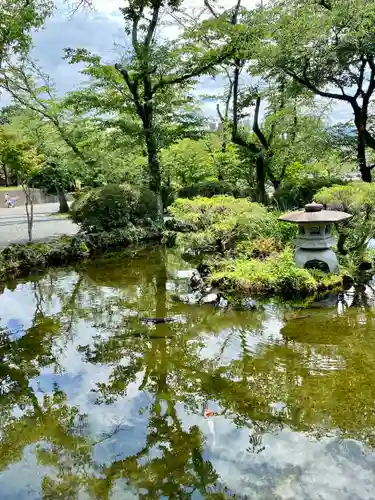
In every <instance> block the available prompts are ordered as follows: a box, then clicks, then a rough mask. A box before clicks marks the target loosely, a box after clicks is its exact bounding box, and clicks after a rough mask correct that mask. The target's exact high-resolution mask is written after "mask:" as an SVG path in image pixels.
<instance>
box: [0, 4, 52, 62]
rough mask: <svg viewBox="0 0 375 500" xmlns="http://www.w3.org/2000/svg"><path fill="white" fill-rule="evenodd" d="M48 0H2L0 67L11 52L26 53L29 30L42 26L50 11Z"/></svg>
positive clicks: (29, 39) (29, 41)
mask: <svg viewBox="0 0 375 500" xmlns="http://www.w3.org/2000/svg"><path fill="white" fill-rule="evenodd" d="M52 7H53V3H52V2H51V1H49V0H29V1H28V2H19V1H18V0H2V2H1V9H0V67H1V66H3V64H2V63H3V61H4V60H6V59H8V58H9V57H10V56H12V54H17V55H18V54H22V55H25V54H27V53H28V51H29V49H30V46H31V43H32V38H31V34H30V33H31V32H32V31H33V30H35V29H38V28H40V27H41V26H43V24H44V21H45V19H46V18H47V17H48V16H49V15H50V14H51V12H52Z"/></svg>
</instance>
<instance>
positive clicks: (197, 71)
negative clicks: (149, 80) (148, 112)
mask: <svg viewBox="0 0 375 500" xmlns="http://www.w3.org/2000/svg"><path fill="white" fill-rule="evenodd" d="M228 57H229V54H223V55H222V56H220V57H219V58H218V59H216V60H215V61H211V62H209V63H206V64H203V65H202V66H197V67H196V68H194V69H192V70H191V71H189V72H188V73H186V74H185V75H181V76H169V77H167V78H163V77H161V78H160V80H159V81H158V82H157V83H155V85H154V86H153V88H152V94H155V92H156V91H157V90H159V89H160V88H162V87H166V86H167V85H175V84H177V83H183V82H186V81H188V80H190V79H191V78H194V77H196V76H200V75H202V74H204V73H206V71H208V70H210V69H212V68H213V67H214V66H216V65H218V64H220V63H221V62H223V61H224V60H225V59H227V58H228Z"/></svg>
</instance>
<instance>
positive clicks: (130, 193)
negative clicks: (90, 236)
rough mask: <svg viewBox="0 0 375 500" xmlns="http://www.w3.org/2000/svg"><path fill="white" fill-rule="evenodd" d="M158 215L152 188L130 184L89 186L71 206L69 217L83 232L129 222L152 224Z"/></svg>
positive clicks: (114, 227)
mask: <svg viewBox="0 0 375 500" xmlns="http://www.w3.org/2000/svg"><path fill="white" fill-rule="evenodd" d="M156 216H157V200H156V197H155V195H154V193H153V192H152V191H150V190H149V189H145V188H137V187H135V186H130V185H126V184H123V185H120V186H118V185H114V184H108V185H106V186H102V187H98V188H95V189H92V190H91V191H89V192H87V193H84V194H83V195H82V197H79V198H78V199H77V200H76V201H75V202H74V203H73V206H72V210H71V217H72V219H73V221H74V222H76V223H78V224H80V225H81V229H82V230H83V231H84V232H86V233H96V232H102V231H112V230H113V229H117V228H123V227H127V226H128V225H129V224H134V225H137V226H138V225H140V226H151V225H152V223H153V221H155V220H156Z"/></svg>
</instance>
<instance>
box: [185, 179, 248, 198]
mask: <svg viewBox="0 0 375 500" xmlns="http://www.w3.org/2000/svg"><path fill="white" fill-rule="evenodd" d="M224 194H226V195H229V196H234V197H235V198H242V197H246V195H247V194H246V193H245V192H244V191H241V190H240V189H238V188H236V186H234V185H233V184H231V183H230V182H226V181H204V182H197V183H196V184H193V185H191V186H186V187H184V188H182V189H180V191H179V192H178V197H179V198H195V197H197V196H202V197H204V198H212V197H213V196H218V195H224Z"/></svg>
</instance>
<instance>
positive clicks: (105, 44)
mask: <svg viewBox="0 0 375 500" xmlns="http://www.w3.org/2000/svg"><path fill="white" fill-rule="evenodd" d="M70 1H71V2H72V3H73V0H70ZM74 1H76V0H74ZM58 2H61V4H60V5H59V8H58V9H57V11H56V12H55V14H54V16H52V17H51V18H50V19H49V20H48V21H47V23H46V25H45V27H44V29H43V30H41V31H39V32H37V33H35V34H34V37H33V38H34V45H35V46H34V49H33V51H32V56H33V57H34V58H36V59H37V60H38V61H39V63H40V65H41V66H42V68H43V69H44V71H45V72H46V73H48V74H49V75H50V76H51V78H52V80H53V81H54V83H55V85H56V88H57V91H58V94H60V95H61V94H63V93H65V92H67V91H69V90H74V89H77V88H78V87H79V86H80V85H82V83H83V82H84V76H83V75H82V74H81V73H80V67H79V66H78V65H69V64H68V63H67V62H66V61H64V60H63V59H62V56H63V50H64V48H67V47H69V48H79V47H85V48H87V49H88V50H89V51H91V52H93V53H96V54H99V55H100V56H102V58H103V59H104V61H106V62H108V63H112V62H116V61H117V60H118V59H119V57H120V54H121V49H119V47H118V45H120V46H123V47H124V46H126V35H125V33H124V30H123V20H122V17H121V14H120V12H119V10H118V9H119V7H121V6H123V5H124V4H125V0H93V2H94V8H95V9H94V11H79V12H76V13H75V14H74V15H73V16H70V15H69V11H68V8H67V5H65V6H63V3H62V2H63V0H58ZM215 2H216V4H218V3H219V4H220V5H221V6H222V7H224V8H229V7H231V6H232V5H233V0H215ZM258 3H259V0H243V5H244V6H246V7H247V8H252V7H255V6H256V5H257V4H258ZM202 5H203V0H184V6H185V7H186V8H188V9H190V10H191V13H192V14H193V15H196V16H198V14H199V12H200V11H201V9H202ZM176 34H177V28H173V27H168V28H164V31H163V35H164V36H168V37H171V38H174V36H175V35H176ZM116 44H117V47H116ZM224 84H225V79H224V78H221V77H216V78H215V79H213V78H211V77H203V78H201V79H200V82H199V84H198V86H197V89H196V94H197V96H198V95H202V94H220V92H222V90H223V86H224ZM7 104H9V98H8V97H7V96H5V95H4V94H3V95H0V107H1V106H4V105H7ZM201 111H202V114H204V115H206V116H209V117H210V118H213V119H216V118H217V115H216V103H215V102H214V101H211V102H202V110H201ZM350 117H351V114H350V110H349V108H348V106H347V105H346V104H342V103H338V104H336V105H334V106H333V107H332V109H331V113H330V116H329V122H330V123H331V124H332V123H335V122H337V121H346V120H348V119H350Z"/></svg>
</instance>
